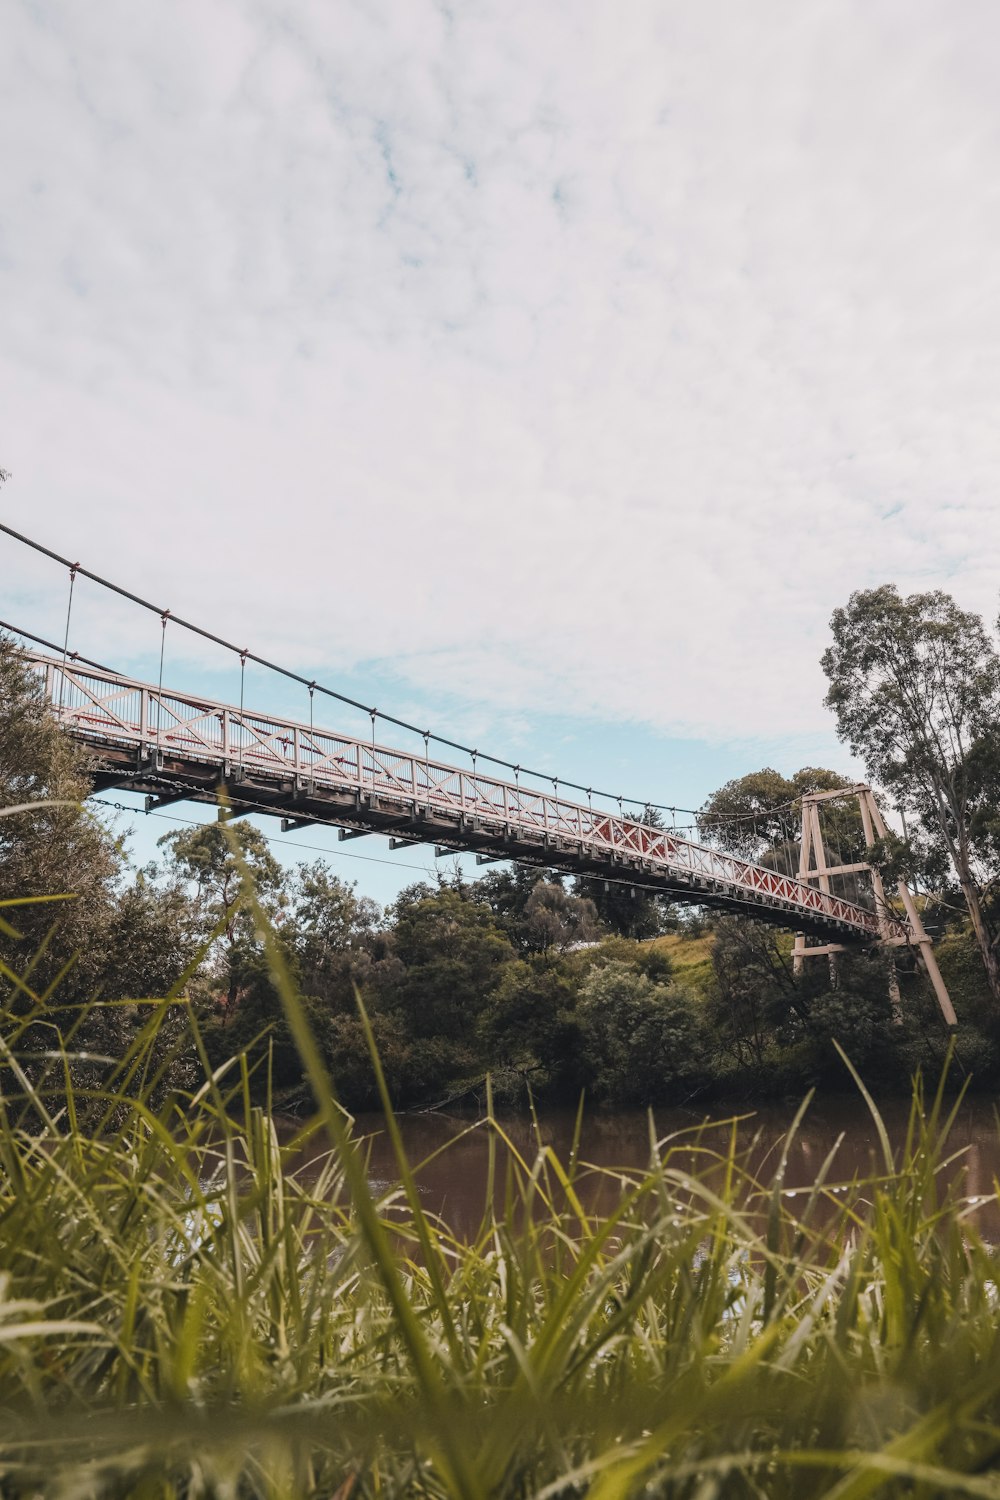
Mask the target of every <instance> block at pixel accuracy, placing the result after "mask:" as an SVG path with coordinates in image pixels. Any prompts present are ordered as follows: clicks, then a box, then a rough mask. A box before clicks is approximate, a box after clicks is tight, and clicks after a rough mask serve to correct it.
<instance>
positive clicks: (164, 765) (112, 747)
mask: <svg viewBox="0 0 1000 1500" xmlns="http://www.w3.org/2000/svg"><path fill="white" fill-rule="evenodd" d="M26 654H27V656H28V659H29V661H30V662H31V664H32V666H33V668H34V670H35V671H36V672H37V673H38V674H39V675H40V676H41V677H42V678H43V680H44V683H45V691H46V694H47V696H48V699H49V702H50V703H51V704H52V706H53V709H54V711H55V712H56V714H57V716H58V717H59V719H60V720H61V722H62V724H63V725H64V727H65V728H66V730H67V731H68V732H69V733H70V734H72V735H73V737H74V738H76V739H77V740H79V741H82V743H83V744H85V745H86V746H87V747H88V749H89V750H90V751H91V753H92V755H93V757H94V762H95V788H96V789H105V788H108V787H111V786H128V787H129V788H132V789H134V790H136V791H145V792H149V793H155V794H160V795H164V796H171V797H173V796H179V795H180V794H181V793H184V792H186V793H187V794H188V797H189V798H190V800H192V801H200V802H217V801H219V799H220V794H221V795H222V800H223V801H225V802H226V803H227V804H228V805H230V806H231V807H232V808H234V809H235V810H244V809H246V810H250V809H254V810H257V811H260V812H265V813H271V814H274V815H279V816H284V817H286V818H294V819H296V820H302V821H311V822H317V823H332V824H336V825H338V826H341V827H347V828H356V829H365V830H368V831H371V832H380V833H392V834H395V835H397V836H399V837H401V838H406V837H411V838H413V839H414V840H415V841H420V842H427V843H430V842H433V843H435V844H440V845H443V846H444V847H446V848H449V849H455V850H476V851H479V852H483V853H487V854H490V855H495V856H496V857H497V858H500V859H513V860H517V861H519V862H521V863H527V864H534V865H538V866H542V867H545V868H553V869H561V870H565V871H568V872H571V873H574V874H586V875H594V876H598V877H600V876H603V877H605V878H611V879H615V880H623V879H624V880H628V881H632V882H634V883H635V884H636V885H642V886H645V887H653V888H655V889H657V890H660V891H662V892H664V893H665V894H666V895H669V896H670V897H671V898H672V899H674V900H677V901H681V902H687V903H690V904H697V905H705V906H716V907H723V908H726V909H728V910H730V911H736V912H741V913H743V914H745V915H749V916H754V917H756V918H758V919H760V920H762V921H767V922H771V923H774V924H776V925H778V926H782V927H789V928H793V929H796V930H799V931H803V932H806V933H809V934H810V935H813V936H816V937H821V938H826V939H828V940H831V941H834V942H841V943H868V942H874V941H877V940H878V939H879V937H880V935H881V934H880V930H879V921H878V917H877V915H876V914H875V913H874V912H872V911H868V910H866V909H865V908H864V907H862V906H859V905H857V904H856V903H854V902H851V901H846V900H843V899H842V898H840V897H838V896H835V895H830V894H827V893H825V892H823V891H821V890H819V889H817V888H816V887H815V886H814V885H811V884H809V883H807V882H804V881H800V880H796V879H793V878H791V877H789V876H787V875H783V874H781V873H780V872H778V871H776V870H771V869H768V868H766V867H765V866H763V865H758V864H753V863H751V862H749V861H747V860H743V859H739V858H737V857H736V856H735V855H732V854H727V853H724V852H722V851H720V850H717V849H711V848H708V847H707V846H705V845H703V844H698V843H694V842H692V841H691V840H688V839H682V838H679V837H678V836H677V835H676V834H674V833H672V832H671V831H670V830H668V829H661V828H652V827H650V826H649V825H648V824H645V823H642V822H638V821H636V820H634V819H630V818H627V817H624V816H618V815H615V814H613V813H609V812H607V811H602V810H600V809H597V808H592V807H590V806H587V805H584V804H581V803H576V802H571V801H568V800H566V799H565V798H564V797H560V796H558V795H557V794H556V792H555V791H553V792H552V793H551V794H550V793H548V792H546V791H544V790H541V789H539V788H537V787H529V786H523V785H520V784H519V783H518V782H516V781H514V782H508V781H501V780H497V779H496V778H494V777H492V776H486V775H483V774H482V773H481V772H479V771H478V770H475V769H471V770H463V769H461V768H459V767H456V766H451V765H445V764H443V763H441V762H439V761H436V760H432V759H430V758H429V757H428V756H422V755H412V754H409V753H407V752H406V751H402V750H397V749H392V748H390V747H387V746H382V745H376V744H372V743H370V742H367V741H364V740H358V739H354V738H352V737H350V736H347V735H342V734H338V733H336V732H335V731H332V730H327V729H316V728H313V727H312V726H310V725H307V724H300V723H296V722H294V721H292V720H285V719H277V718H274V717H272V716H269V715H261V714H257V713H250V712H245V711H241V710H240V709H238V708H235V707H233V706H232V705H229V704H223V703H216V702H212V701H209V700H208V699H203V698H197V697H192V696H190V695H188V694H179V693H176V692H173V691H168V690H167V689H164V690H163V691H162V692H160V691H159V690H158V689H157V688H156V687H155V686H154V685H152V684H149V683H143V682H136V681H133V680H131V679H130V678H126V677H121V676H117V675H114V674H111V673H103V672H99V671H97V670H95V669H91V668H86V669H83V668H80V667H77V666H70V665H67V666H66V668H65V669H64V668H63V665H62V663H61V662H60V661H58V660H56V659H53V658H51V657H47V656H41V655H38V654H35V653H26ZM889 922H890V932H889V934H888V935H889V936H890V937H891V938H893V939H895V940H897V941H900V940H901V941H908V940H909V936H910V934H909V930H908V928H907V926H906V925H905V924H904V923H902V922H900V921H898V920H897V919H895V918H894V917H893V918H890V919H889Z"/></svg>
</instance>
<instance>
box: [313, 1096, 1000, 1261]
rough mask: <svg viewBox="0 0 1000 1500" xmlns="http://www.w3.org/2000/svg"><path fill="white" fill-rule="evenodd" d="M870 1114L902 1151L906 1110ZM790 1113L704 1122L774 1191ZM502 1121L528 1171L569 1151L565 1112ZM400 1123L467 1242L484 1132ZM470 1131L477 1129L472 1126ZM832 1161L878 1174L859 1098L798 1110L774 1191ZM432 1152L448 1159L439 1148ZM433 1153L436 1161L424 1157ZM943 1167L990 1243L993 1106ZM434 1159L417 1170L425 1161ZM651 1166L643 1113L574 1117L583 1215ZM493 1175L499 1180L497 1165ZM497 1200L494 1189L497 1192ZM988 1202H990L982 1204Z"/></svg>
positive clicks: (467, 1121) (694, 1117) (982, 1110)
mask: <svg viewBox="0 0 1000 1500" xmlns="http://www.w3.org/2000/svg"><path fill="white" fill-rule="evenodd" d="M879 1108H880V1113H881V1115H882V1119H883V1120H884V1122H885V1125H886V1128H887V1130H888V1134H889V1137H890V1140H891V1142H892V1144H893V1146H894V1147H897V1148H898V1147H901V1145H902V1143H903V1141H904V1139H905V1135H906V1127H907V1119H908V1116H909V1104H908V1102H907V1101H904V1100H890V1101H887V1102H884V1103H882V1104H880V1106H879ZM794 1115H795V1108H794V1106H793V1105H784V1104H782V1105H775V1104H768V1105H765V1106H757V1107H756V1108H754V1107H751V1106H747V1105H743V1106H740V1107H734V1108H733V1109H732V1111H731V1112H729V1111H727V1110H726V1108H725V1107H724V1106H716V1107H714V1108H713V1111H712V1114H711V1115H710V1116H709V1119H710V1120H714V1121H720V1120H728V1119H732V1118H733V1117H734V1116H736V1117H738V1124H737V1126H736V1129H737V1139H738V1149H739V1151H740V1152H741V1153H745V1162H746V1165H747V1167H748V1168H749V1169H750V1171H752V1173H753V1175H754V1176H755V1177H756V1179H757V1180H758V1181H759V1182H760V1183H761V1184H762V1185H764V1186H765V1187H769V1186H770V1184H771V1183H772V1182H773V1179H774V1173H775V1170H776V1168H777V1164H778V1160H779V1157H780V1152H781V1141H782V1138H783V1137H784V1135H785V1133H786V1132H787V1131H788V1129H789V1126H790V1125H791V1123H792V1120H793V1118H794ZM704 1120H705V1117H704V1115H702V1114H701V1113H699V1112H696V1111H693V1110H690V1109H684V1110H671V1109H658V1110H656V1111H655V1112H654V1121H655V1131H656V1136H657V1138H658V1140H659V1141H660V1142H663V1140H664V1138H665V1137H678V1138H679V1140H680V1141H681V1142H691V1141H692V1137H693V1135H694V1134H695V1133H696V1132H698V1130H699V1128H700V1127H702V1126H703V1123H704ZM501 1123H502V1125H503V1128H504V1130H505V1131H506V1132H507V1134H508V1135H509V1137H510V1139H511V1141H512V1143H513V1145H514V1146H515V1147H516V1148H517V1150H518V1151H519V1152H520V1153H521V1155H522V1156H523V1157H524V1158H525V1159H526V1160H527V1161H528V1162H529V1163H531V1162H533V1161H534V1159H535V1157H536V1155H537V1152H538V1146H539V1138H540V1140H541V1143H542V1144H544V1145H546V1146H551V1147H552V1149H553V1151H554V1152H555V1154H556V1155H557V1156H558V1157H559V1158H560V1160H561V1161H562V1162H563V1163H567V1162H568V1161H569V1158H570V1153H571V1151H572V1147H573V1134H574V1129H575V1125H576V1117H575V1112H574V1111H572V1110H560V1109H547V1110H544V1111H540V1113H539V1118H538V1132H539V1134H538V1135H536V1133H535V1128H534V1127H533V1125H532V1122H531V1119H530V1117H529V1116H528V1115H526V1114H518V1115H508V1116H501ZM399 1125H400V1128H401V1131H402V1135H403V1140H404V1144H405V1148H406V1152H407V1156H408V1159H409V1161H410V1163H411V1165H413V1166H415V1167H416V1166H418V1164H420V1163H425V1164H424V1165H423V1166H421V1167H420V1170H419V1172H418V1183H419V1187H420V1192H421V1195H422V1198H423V1201H424V1204H425V1206H426V1207H427V1209H428V1210H430V1211H431V1212H433V1213H439V1214H441V1215H442V1216H443V1218H444V1219H445V1220H446V1221H447V1223H448V1224H449V1226H450V1227H451V1228H452V1230H453V1231H455V1232H457V1233H458V1234H459V1235H462V1236H469V1235H472V1234H474V1233H475V1230H476V1228H477V1226H478V1225H479V1223H480V1221H481V1218H482V1213H483V1207H484V1196H485V1190H486V1181H487V1170H488V1152H489V1146H488V1133H487V1131H486V1129H485V1128H484V1127H483V1125H482V1124H481V1123H480V1124H479V1125H478V1127H476V1117H475V1116H471V1115H459V1114H447V1113H434V1114H413V1115H400V1116H399ZM470 1127H476V1128H471V1129H470ZM357 1130H358V1132H359V1133H360V1134H362V1135H364V1136H366V1137H367V1138H368V1145H369V1149H370V1166H369V1176H370V1180H371V1183H372V1186H373V1187H374V1188H375V1189H376V1191H378V1192H381V1191H383V1190H385V1189H388V1188H389V1187H391V1186H392V1184H393V1183H394V1182H396V1181H398V1172H397V1170H396V1167H395V1160H394V1157H393V1153H392V1147H391V1144H390V1142H389V1139H388V1137H387V1135H386V1133H385V1129H384V1122H383V1120H382V1117H381V1116H380V1115H360V1116H359V1117H358V1119H357ZM728 1137H729V1127H727V1126H722V1125H718V1124H716V1125H714V1126H710V1127H708V1128H705V1129H703V1130H702V1133H701V1136H700V1141H701V1144H702V1146H703V1147H706V1148H708V1149H709V1150H719V1149H725V1146H726V1144H727V1142H728ZM838 1139H840V1144H839V1146H837V1151H836V1155H835V1157H834V1161H833V1164H832V1167H831V1170H830V1171H829V1173H828V1176H827V1181H828V1182H829V1183H832V1184H836V1183H849V1182H850V1181H851V1179H852V1178H854V1177H859V1178H864V1177H868V1176H870V1175H871V1174H872V1173H877V1172H878V1171H879V1170H880V1167H881V1162H882V1155H881V1148H880V1145H879V1139H878V1134H877V1131H876V1128H875V1124H874V1122H873V1120H872V1117H871V1115H870V1114H869V1112H868V1109H867V1107H866V1105H865V1103H864V1101H863V1099H861V1098H860V1097H850V1096H848V1097H833V1098H827V1099H816V1100H814V1101H813V1102H812V1104H811V1106H810V1108H809V1109H808V1111H807V1113H806V1116H805V1119H804V1120H803V1122H802V1123H801V1125H800V1126H799V1129H798V1132H797V1134H796V1137H795V1139H794V1141H793V1143H792V1146H791V1149H790V1151H789V1156H788V1164H787V1168H786V1172H785V1183H784V1191H785V1193H786V1194H787V1195H789V1196H790V1197H794V1196H795V1195H797V1194H798V1193H799V1192H801V1190H802V1189H803V1188H805V1187H807V1186H811V1185H812V1183H813V1182H814V1181H815V1178H816V1175H817V1173H818V1172H819V1170H820V1168H821V1167H822V1165H823V1163H824V1161H825V1160H826V1158H827V1156H828V1154H829V1152H830V1151H831V1150H832V1149H833V1148H834V1146H835V1145H836V1143H837V1141H838ZM442 1147H446V1148H447V1149H445V1150H443V1151H442V1150H441V1148H442ZM324 1149H325V1148H324V1146H323V1144H322V1142H321V1141H319V1140H314V1142H313V1143H312V1145H311V1146H310V1147H309V1148H308V1149H307V1151H306V1159H308V1158H309V1156H310V1155H314V1154H315V1155H319V1154H320V1153H321V1152H322V1151H323V1150H324ZM437 1152H440V1154H439V1155H436V1156H435V1153H437ZM945 1156H946V1157H951V1158H953V1159H952V1160H951V1161H950V1162H949V1163H948V1165H947V1166H946V1167H945V1168H944V1172H943V1175H944V1177H945V1179H947V1180H949V1181H950V1180H956V1186H957V1188H958V1190H959V1191H960V1192H961V1193H962V1194H963V1195H964V1196H966V1197H969V1198H977V1199H979V1198H982V1199H985V1200H986V1201H985V1202H983V1203H982V1204H981V1206H980V1209H979V1211H978V1213H977V1216H976V1220H977V1224H978V1227H979V1230H980V1233H982V1234H983V1235H984V1237H985V1238H986V1239H988V1240H991V1241H992V1242H994V1243H996V1242H998V1241H1000V1200H998V1199H996V1198H995V1197H994V1196H993V1195H994V1192H995V1188H994V1184H995V1182H996V1181H997V1180H1000V1123H998V1115H997V1106H996V1104H995V1103H994V1099H993V1097H992V1096H985V1095H979V1096H976V1097H974V1098H971V1099H966V1100H964V1101H963V1103H962V1105H961V1108H960V1110H959V1113H958V1117H957V1119H956V1121H955V1124H954V1126H953V1127H952V1131H951V1134H950V1136H949V1146H948V1150H947V1151H946V1152H945ZM432 1157H433V1160H427V1159H428V1158H432ZM649 1157H650V1134H649V1119H648V1116H647V1115H646V1113H645V1112H643V1111H638V1110H636V1111H623V1112H620V1113H615V1114H611V1113H608V1114H602V1113H599V1112H596V1111H592V1112H590V1113H589V1114H587V1115H586V1116H585V1118H584V1122H583V1129H582V1136H581V1141H580V1149H579V1160H580V1162H581V1164H589V1165H591V1166H593V1167H596V1168H600V1169H603V1175H602V1174H598V1173H584V1174H583V1178H582V1185H581V1187H580V1196H581V1198H582V1200H583V1201H584V1203H585V1205H586V1207H587V1208H588V1209H589V1210H591V1211H599V1210H601V1209H604V1210H606V1209H608V1208H610V1207H611V1206H612V1205H613V1203H614V1202H615V1200H616V1199H617V1198H618V1196H619V1195H620V1192H621V1179H620V1178H619V1177H617V1176H616V1175H615V1173H616V1169H617V1170H618V1171H621V1172H622V1173H626V1172H635V1171H642V1170H643V1168H644V1167H646V1166H647V1165H648V1162H649ZM705 1160H706V1158H705V1157H704V1156H703V1155H702V1156H701V1157H699V1156H697V1155H696V1152H695V1151H694V1150H693V1149H690V1148H688V1149H687V1150H685V1151H683V1152H682V1153H681V1155H680V1156H679V1157H678V1158H677V1159H676V1160H675V1165H678V1166H681V1167H683V1168H684V1169H685V1170H690V1169H693V1168H695V1167H696V1164H697V1163H698V1162H699V1161H700V1162H701V1166H702V1169H704V1162H705ZM498 1175H499V1176H500V1177H501V1178H502V1176H503V1170H502V1165H501V1168H500V1171H499V1173H498ZM498 1192H499V1189H498ZM991 1200H992V1201H991Z"/></svg>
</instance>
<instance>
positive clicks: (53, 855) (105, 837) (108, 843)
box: [0, 634, 122, 1000]
mask: <svg viewBox="0 0 1000 1500" xmlns="http://www.w3.org/2000/svg"><path fill="white" fill-rule="evenodd" d="M89 791H90V778H89V775H88V768H87V761H86V757H85V756H84V754H83V753H82V752H81V751H80V749H79V748H78V747H77V746H76V745H75V744H74V742H73V741H72V740H71V739H70V738H69V736H68V735H66V734H64V733H63V732H62V730H61V729H60V728H59V726H58V724H57V723H56V720H55V718H54V717H53V715H52V713H51V710H50V709H49V706H48V703H47V701H46V699H45V696H44V693H43V691H42V685H41V682H40V679H39V678H38V677H37V676H36V675H35V674H34V673H33V672H32V671H31V670H30V669H29V667H28V665H27V663H26V662H25V659H24V656H23V653H22V652H21V651H20V650H19V648H18V647H17V645H16V644H15V642H14V641H13V640H11V638H10V637H9V636H5V635H2V634H0V808H7V809H10V808H14V807H19V806H23V805H24V804H32V803H34V804H42V805H41V806H34V807H31V808H29V809H28V810H26V811H22V812H8V813H7V814H6V815H5V816H0V901H11V900H25V899H26V898H31V897H43V896H68V897H70V898H71V899H69V900H66V901H62V902H59V903H58V904H53V905H38V906H19V907H17V908H13V909H10V910H9V912H8V915H7V920H8V922H10V924H11V925H12V926H14V927H15V928H16V930H17V932H18V933H19V934H20V938H19V939H13V938H10V937H7V938H2V937H0V954H2V955H3V956H4V957H5V959H6V961H7V962H8V963H9V964H10V965H11V966H12V967H13V968H14V969H15V970H16V971H20V969H22V968H23V967H24V965H25V964H26V963H28V962H31V964H32V971H31V984H32V986H33V987H34V988H35V989H36V990H37V991H43V990H45V989H46V988H47V987H48V985H49V984H51V982H52V981H53V979H54V978H55V977H56V976H57V975H60V974H62V976H63V977H62V979H61V981H60V995H61V996H62V998H64V999H67V1000H72V999H82V998H85V997H86V996H88V995H89V994H90V993H91V992H92V990H93V988H94V986H95V984H96V982H97V980H98V977H99V975H100V973H101V970H102V967H103V965H104V963H105V960H106V956H107V935H108V929H109V925H110V923H111V920H112V917H113V913H114V908H115V881H116V878H117V876H118V874H119V871H120V869H121V866H122V854H121V849H120V847H119V845H118V843H117V841H116V840H115V839H114V838H113V837H112V835H111V834H110V833H109V832H108V830H107V829H106V828H105V827H104V826H103V825H102V824H101V823H99V822H98V821H97V819H96V818H95V817H93V816H92V815H91V814H90V813H88V812H86V811H85V810H84V808H83V806H82V803H83V799H84V798H85V797H86V796H87V794H88V792H89ZM43 943H44V949H43V947H42V945H43Z"/></svg>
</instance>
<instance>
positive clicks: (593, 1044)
mask: <svg viewBox="0 0 1000 1500" xmlns="http://www.w3.org/2000/svg"><path fill="white" fill-rule="evenodd" d="M577 1016H578V1018H579V1022H580V1029H581V1034H582V1042H581V1046H582V1054H583V1058H584V1061H585V1063H586V1065H587V1068H588V1071H589V1074H590V1078H591V1081H592V1085H593V1088H594V1092H595V1093H596V1095H597V1097H598V1098H599V1099H601V1100H602V1101H604V1102H605V1103H607V1104H613V1105H617V1106H622V1105H628V1104H650V1103H653V1102H655V1101H656V1100H663V1099H669V1100H670V1101H671V1102H679V1101H680V1100H682V1099H683V1098H685V1097H686V1096H688V1095H689V1094H691V1093H692V1092H693V1091H694V1090H695V1089H696V1088H697V1087H698V1086H699V1085H700V1084H702V1083H703V1082H704V1081H705V1079H706V1078H707V1061H708V1059H707V1049H706V1044H705V1035H704V1030H703V1027H702V1024H701V1019H700V1016H699V1011H698V1006H697V1002H696V1001H695V1000H694V999H693V997H692V996H691V995H690V994H689V993H688V992H687V990H685V989H684V987H683V986H682V985H679V984H676V983H674V984H655V983H654V982H653V981H652V980H651V979H650V978H649V977H648V976H647V975H645V974H640V973H639V972H638V971H637V970H635V969H633V968H631V967H630V966H629V965H628V964H625V963H620V962H618V961H612V962H611V963H607V964H603V965H599V966H595V967H594V968H593V969H591V971H590V973H589V974H588V975H587V977H586V979H585V980H584V982H583V984H582V985H581V987H580V995H579V1000H578V1002H577Z"/></svg>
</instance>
